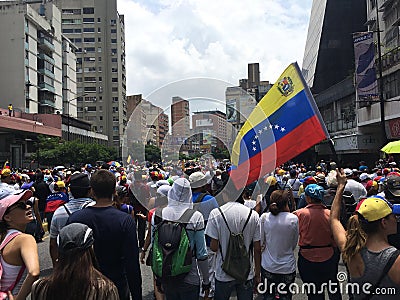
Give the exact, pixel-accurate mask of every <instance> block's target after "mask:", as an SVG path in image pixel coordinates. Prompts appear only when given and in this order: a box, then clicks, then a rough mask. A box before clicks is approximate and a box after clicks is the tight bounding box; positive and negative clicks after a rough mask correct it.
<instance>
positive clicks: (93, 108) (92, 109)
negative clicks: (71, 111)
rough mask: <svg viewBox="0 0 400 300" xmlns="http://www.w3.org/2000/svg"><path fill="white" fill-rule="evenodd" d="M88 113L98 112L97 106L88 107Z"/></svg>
mask: <svg viewBox="0 0 400 300" xmlns="http://www.w3.org/2000/svg"><path fill="white" fill-rule="evenodd" d="M87 111H96V106H88V107H87Z"/></svg>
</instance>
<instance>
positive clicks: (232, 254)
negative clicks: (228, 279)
mask: <svg viewBox="0 0 400 300" xmlns="http://www.w3.org/2000/svg"><path fill="white" fill-rule="evenodd" d="M218 209H219V211H220V213H221V216H222V218H223V219H224V222H225V224H226V227H228V230H229V241H228V248H227V249H226V255H225V259H224V258H223V257H222V248H221V244H219V247H220V251H221V257H222V261H223V263H222V270H223V271H224V272H225V273H226V274H228V275H229V276H232V277H233V278H235V279H236V280H237V281H239V282H245V281H246V280H247V277H248V276H249V273H250V254H249V253H250V250H251V245H250V249H249V250H247V249H246V245H245V244H244V237H243V231H244V229H245V228H246V226H247V223H248V222H249V220H250V217H251V214H252V212H253V210H251V209H250V212H249V216H248V217H247V220H246V222H245V223H244V226H243V229H242V231H240V232H239V233H233V232H232V231H231V230H230V228H229V225H228V222H227V221H226V218H225V216H224V214H223V213H222V210H221V209H220V208H219V207H218Z"/></svg>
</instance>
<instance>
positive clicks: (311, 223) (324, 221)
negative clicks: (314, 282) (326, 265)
mask: <svg viewBox="0 0 400 300" xmlns="http://www.w3.org/2000/svg"><path fill="white" fill-rule="evenodd" d="M293 213H294V214H295V215H296V216H297V217H298V218H299V234H300V238H299V246H300V247H301V246H328V245H330V246H329V247H323V248H312V249H300V253H301V255H302V256H303V257H304V258H305V259H307V260H309V261H312V262H323V261H326V260H328V259H330V258H331V257H332V255H333V247H336V243H335V241H334V239H333V235H332V230H331V225H330V223H329V215H330V210H329V209H327V208H326V207H325V205H323V204H316V203H312V204H308V205H307V206H306V207H304V208H301V209H299V210H296V211H294V212H293Z"/></svg>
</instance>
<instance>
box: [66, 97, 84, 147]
mask: <svg viewBox="0 0 400 300" xmlns="http://www.w3.org/2000/svg"><path fill="white" fill-rule="evenodd" d="M86 95H87V94H82V95H79V96H77V97H75V98H72V99H69V100H65V101H64V102H65V103H67V108H68V114H67V117H68V123H67V128H68V129H67V141H68V142H69V141H70V130H69V127H70V122H71V121H70V119H71V117H70V115H69V105H70V104H71V102H72V101H74V100H76V99H78V98H80V97H84V96H86Z"/></svg>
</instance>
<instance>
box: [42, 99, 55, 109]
mask: <svg viewBox="0 0 400 300" xmlns="http://www.w3.org/2000/svg"><path fill="white" fill-rule="evenodd" d="M39 102H40V105H46V106H51V107H54V108H55V107H56V104H55V103H54V99H39Z"/></svg>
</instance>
